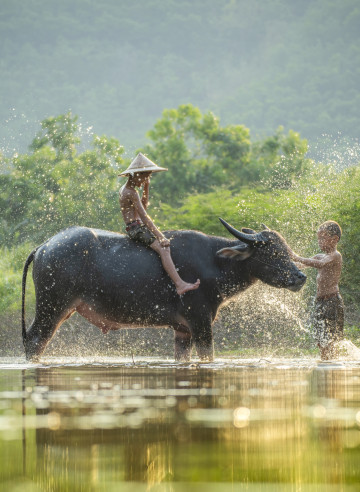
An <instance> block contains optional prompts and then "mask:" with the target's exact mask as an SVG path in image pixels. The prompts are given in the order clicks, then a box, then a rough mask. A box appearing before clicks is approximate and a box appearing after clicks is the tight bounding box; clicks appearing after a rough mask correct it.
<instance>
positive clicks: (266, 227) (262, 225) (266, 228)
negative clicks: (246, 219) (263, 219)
mask: <svg viewBox="0 0 360 492" xmlns="http://www.w3.org/2000/svg"><path fill="white" fill-rule="evenodd" d="M261 227H262V228H263V229H265V231H271V229H270V227H268V226H267V225H266V224H261Z"/></svg>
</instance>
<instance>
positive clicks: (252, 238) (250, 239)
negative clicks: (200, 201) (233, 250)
mask: <svg viewBox="0 0 360 492" xmlns="http://www.w3.org/2000/svg"><path fill="white" fill-rule="evenodd" d="M219 220H220V222H221V223H222V225H223V226H224V227H226V229H227V230H228V231H229V232H230V234H232V235H233V236H234V237H236V238H237V239H240V241H244V243H247V244H251V243H256V242H259V241H261V242H264V238H263V237H262V235H261V233H256V234H246V233H245V232H241V231H238V230H237V229H235V228H234V227H233V226H231V225H230V224H228V223H227V222H226V221H225V220H224V219H222V218H221V217H219Z"/></svg>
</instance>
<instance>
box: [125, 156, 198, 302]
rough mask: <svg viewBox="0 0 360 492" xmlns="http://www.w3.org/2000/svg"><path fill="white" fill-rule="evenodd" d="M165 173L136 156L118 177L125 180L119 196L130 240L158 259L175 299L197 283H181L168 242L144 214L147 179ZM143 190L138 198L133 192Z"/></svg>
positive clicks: (193, 287)
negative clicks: (122, 177) (172, 283)
mask: <svg viewBox="0 0 360 492" xmlns="http://www.w3.org/2000/svg"><path fill="white" fill-rule="evenodd" d="M160 171H167V169H165V168H162V167H159V166H157V165H156V164H155V163H154V162H152V161H151V160H150V159H148V158H147V157H145V156H144V155H143V154H141V153H140V154H138V155H137V157H136V158H135V159H134V160H133V161H132V163H131V164H130V166H129V167H128V169H126V170H125V171H123V172H122V173H121V174H120V175H119V176H128V180H127V183H126V184H125V185H124V186H122V188H121V189H120V192H119V202H120V207H121V212H122V215H123V218H124V222H125V224H126V232H127V234H128V236H129V237H130V239H133V240H134V241H137V242H139V243H142V244H144V245H146V246H148V247H150V248H152V249H153V250H154V251H156V252H157V253H158V254H159V255H160V259H161V262H162V265H163V267H164V269H165V271H166V272H167V273H168V275H169V277H170V278H171V280H172V281H173V282H174V284H175V287H176V292H177V293H178V294H179V295H182V294H185V292H188V291H189V290H195V289H197V288H198V287H199V285H200V280H199V279H198V280H197V281H196V282H195V283H194V284H191V283H188V282H185V281H184V280H182V279H181V278H180V276H179V274H178V272H177V270H176V268H175V265H174V263H173V261H172V258H171V254H170V241H169V240H168V239H167V238H166V237H165V236H164V235H163V234H162V233H161V232H160V231H159V229H158V228H157V227H156V226H155V224H154V223H153V221H152V220H151V218H150V217H149V215H148V214H147V212H146V209H147V207H148V204H149V187H150V177H151V174H152V173H153V172H160ZM137 187H138V188H141V187H143V194H142V197H141V198H140V196H139V193H138V192H137V190H136V188H137Z"/></svg>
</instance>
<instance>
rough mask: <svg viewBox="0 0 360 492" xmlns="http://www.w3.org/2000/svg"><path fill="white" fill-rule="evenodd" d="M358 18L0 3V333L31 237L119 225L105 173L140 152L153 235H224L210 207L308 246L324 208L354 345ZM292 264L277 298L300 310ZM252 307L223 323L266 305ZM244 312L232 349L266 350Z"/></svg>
mask: <svg viewBox="0 0 360 492" xmlns="http://www.w3.org/2000/svg"><path fill="white" fill-rule="evenodd" d="M359 21H360V9H359V8H358V4H357V2H356V1H354V0H346V1H344V2H341V3H338V2H333V1H330V0H317V1H313V2H310V1H303V2H295V1H285V0H271V1H269V2H262V1H260V0H254V1H253V2H245V1H243V0H238V1H236V0H228V1H225V0H219V1H218V2H207V1H205V0H197V1H196V2H187V1H184V2H173V1H170V0H167V1H164V0H162V1H159V0H152V1H146V2H145V1H140V2H130V1H123V0H121V1H115V0H102V1H101V2H94V1H92V0H77V1H75V2H73V1H72V2H70V1H69V2H68V1H66V0H64V1H63V2H61V4H58V3H56V2H54V1H46V2H45V1H42V0H31V1H28V2H25V3H24V2H20V1H19V0H12V1H6V0H4V1H3V2H2V3H1V6H0V33H1V34H0V37H1V41H2V42H1V44H0V46H1V47H0V50H1V53H2V56H1V64H2V77H1V80H0V94H1V99H0V114H1V115H2V116H1V119H2V123H3V124H2V125H1V128H0V141H2V145H1V168H0V220H1V224H0V247H1V251H0V253H1V256H0V272H1V278H0V313H1V314H0V320H1V326H2V328H3V330H2V332H1V334H2V335H3V336H4V337H5V336H6V337H7V334H8V330H9V329H11V330H18V331H19V334H20V328H19V312H20V292H21V271H22V266H23V263H24V260H25V259H26V256H27V254H28V253H29V252H30V251H31V249H32V247H33V246H34V245H37V244H39V243H41V242H42V241H43V240H45V239H46V238H48V237H49V236H50V235H52V234H53V233H55V232H57V231H58V230H59V229H61V228H64V227H68V226H69V225H73V224H80V225H86V226H90V227H98V228H102V229H110V230H115V231H121V230H122V229H121V227H122V226H121V218H120V214H119V208H118V202H117V190H118V188H119V185H120V181H119V180H118V178H117V174H118V171H119V170H120V169H124V168H125V167H126V166H127V165H128V164H129V162H130V161H131V159H132V158H133V157H134V156H135V154H136V152H137V151H142V152H144V153H146V154H147V155H148V156H149V157H150V158H151V159H153V160H154V161H155V162H156V163H157V164H159V165H161V166H164V167H167V168H169V171H168V172H167V173H162V174H159V175H157V176H156V177H154V179H153V180H152V184H151V189H152V200H151V203H152V204H151V208H150V214H151V215H152V217H153V218H154V219H155V222H156V223H157V224H158V225H159V227H160V228H161V229H164V230H165V229H173V228H174V229H175V228H191V229H198V230H201V231H203V232H205V233H208V234H218V235H224V234H226V233H225V231H224V230H223V229H222V226H221V224H220V223H219V222H218V220H217V217H218V216H223V217H224V218H225V219H226V220H228V221H229V222H231V223H233V224H234V225H235V226H237V227H241V226H249V227H253V228H255V229H259V228H260V227H261V223H263V222H265V223H266V224H267V225H268V226H270V227H271V228H274V229H276V230H278V231H279V232H281V233H282V234H283V235H284V236H285V237H286V239H287V240H288V242H289V243H290V245H291V246H292V247H293V248H294V249H295V250H296V251H297V252H299V253H301V254H303V255H311V254H314V253H315V252H317V251H318V247H317V244H316V240H315V232H316V229H317V226H318V225H319V224H320V223H321V222H322V221H324V220H327V219H329V218H331V219H334V220H338V221H339V223H340V224H341V226H342V228H343V232H344V235H343V238H342V240H341V243H340V250H341V252H342V253H343V255H344V271H343V275H342V282H341V290H342V293H343V295H344V297H345V301H346V304H347V334H348V335H349V336H351V337H352V339H353V340H354V341H355V342H356V341H358V338H360V336H359V325H360V323H359V318H360V314H359V313H360V308H359V306H360V303H359V301H360V292H359V290H360V289H359V281H360V267H359V262H358V258H359V249H360V213H359V212H360V179H359V178H360V167H359V161H360V159H359V146H358V141H357V133H358V132H357V129H358V128H359V123H360V121H359V118H360V111H359V110H360V95H359V89H358V87H359V86H360V84H359V83H360V77H359V71H360V63H359V61H360V60H359V58H360V43H359V37H360V31H359V29H358V26H359V24H360V22H359ZM164 108H170V109H164ZM249 128H250V129H251V132H250V129H249ZM306 273H307V274H308V275H309V282H308V283H307V287H306V288H305V289H304V292H303V294H302V295H301V296H299V298H298V300H297V301H296V302H295V300H294V299H292V300H291V303H290V311H292V312H295V313H298V315H299V316H298V317H299V318H301V317H302V318H304V319H305V318H306V315H305V314H304V313H306V312H308V311H309V309H310V302H311V296H312V295H313V293H314V274H313V273H314V272H311V271H309V270H308V271H307V272H306ZM28 290H29V293H28V305H29V308H30V309H29V310H28V311H29V319H30V318H31V315H32V309H33V307H32V306H33V304H34V293H33V290H32V289H31V287H30V288H29V289H28ZM262 295H263V296H265V297H263V299H268V298H269V292H265V293H264V292H263V293H262ZM279 299H280V298H279V297H278V298H277V300H276V302H275V311H279V306H281V307H282V309H283V313H284V312H285V311H284V309H285V308H284V303H283V302H282V301H281V302H280V300H279ZM255 305H259V302H258V300H257V301H256V302H255V304H254V302H253V303H252V306H253V312H247V313H244V312H242V313H241V312H240V313H238V314H239V318H240V317H242V318H243V320H244V319H245V318H246V316H247V319H249V318H253V315H254V313H255V318H256V319H257V320H258V321H259V319H260V318H261V316H263V317H264V316H267V317H268V316H269V313H268V311H267V312H265V311H264V312H263V313H259V312H258V311H256V307H255ZM268 308H269V303H267V309H268ZM225 311H226V309H225ZM275 311H274V310H273V311H272V313H273V315H274V317H275V318H276V316H275ZM280 311H281V310H280ZM288 311H289V309H288ZM244 314H246V316H244ZM259 316H260V318H259ZM258 321H257V324H256V328H255V327H254V324H253V323H251V322H249V323H246V322H245V321H243V324H242V326H240V328H241V330H242V331H244V330H245V331H246V329H247V330H248V333H247V339H246V340H245V339H243V342H244V343H245V345H246V342H248V345H250V342H251V343H252V344H255V345H256V343H255V339H256V338H257V339H258V338H259V337H257V336H256V335H260V337H261V338H262V340H264V343H266V344H267V345H269V337H268V336H264V332H265V331H268V330H266V328H265V327H264V328H261V327H260V328H259V326H258V325H259V323H258ZM263 322H264V319H263V320H262V322H260V324H261V323H263ZM289 323H290V324H291V323H292V324H294V325H295V328H294V329H295V331H296V330H297V327H298V326H300V325H299V324H298V319H295V318H291V316H290V318H289V319H287V326H288V325H289ZM280 324H281V323H280ZM238 325H239V320H237V321H236V326H238ZM240 325H241V322H240ZM275 325H276V326H278V325H279V319H278V318H276V323H275ZM275 325H274V326H275ZM5 327H6V329H5ZM224 327H225V328H224ZM229 327H230V328H231V329H233V328H234V322H229V323H227V322H223V323H222V328H223V331H222V335H221V336H222V340H224V339H225V338H226V337H223V334H224V333H223V332H224V330H225V332H227V333H228V332H229ZM273 328H274V327H273ZM283 328H284V327H283ZM301 329H302V330H303V325H302V324H301ZM220 331H221V330H220ZM235 331H236V330H235ZM303 331H304V333H306V336H305V339H306V342H308V341H309V337H308V331H306V330H303ZM273 332H274V329H273ZM283 335H284V333H281V330H280V331H278V336H274V337H273V338H272V340H271V341H272V343H273V344H274V345H276V344H278V342H279V337H280V338H282V339H284V336H283ZM237 337H238V339H239V338H240V335H239V333H238V331H237ZM230 339H231V337H230ZM231 341H232V342H234V338H233V339H231ZM295 342H296V343H298V342H299V340H298V339H296V340H295ZM303 342H304V339H302V340H301V343H302V344H303V347H305V346H306V347H309V346H310V345H309V344H308V343H305V344H304V343H303ZM235 343H236V342H235ZM244 343H243V344H242V345H244ZM257 343H259V341H258V340H257ZM224 346H225V348H226V347H227V348H233V344H231V343H230V344H228V345H226V344H225V345H224Z"/></svg>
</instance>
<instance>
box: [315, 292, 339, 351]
mask: <svg viewBox="0 0 360 492" xmlns="http://www.w3.org/2000/svg"><path fill="white" fill-rule="evenodd" d="M313 326H314V331H315V333H314V336H315V340H316V341H317V343H318V345H319V347H322V348H324V347H326V346H327V345H329V343H332V342H336V341H338V340H341V339H342V338H343V336H344V302H343V300H342V297H341V295H340V294H339V293H338V294H334V295H333V296H331V297H325V298H324V297H317V298H316V299H315V303H314V314H313Z"/></svg>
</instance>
